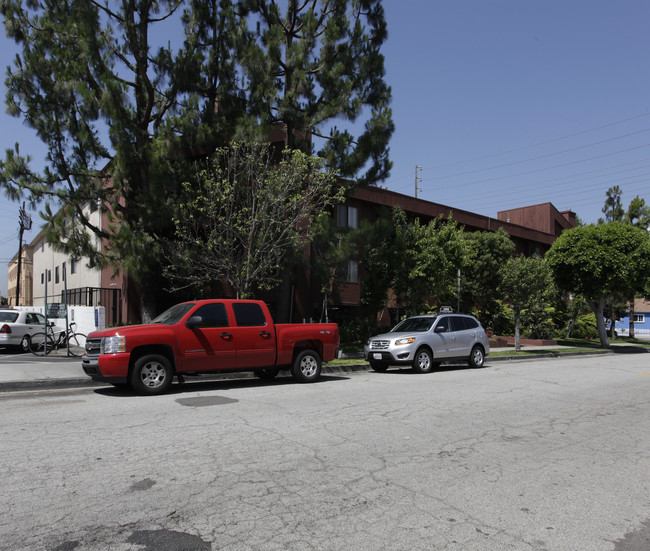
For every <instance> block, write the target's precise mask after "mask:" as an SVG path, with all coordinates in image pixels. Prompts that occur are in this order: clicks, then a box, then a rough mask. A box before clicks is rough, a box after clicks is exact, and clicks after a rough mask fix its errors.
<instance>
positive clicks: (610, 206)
mask: <svg viewBox="0 0 650 551" xmlns="http://www.w3.org/2000/svg"><path fill="white" fill-rule="evenodd" d="M606 195H607V199H605V205H604V206H603V209H602V211H603V214H604V215H605V218H604V219H603V218H601V219H599V220H598V223H599V224H605V223H607V222H623V220H624V218H625V209H624V208H623V203H622V200H621V197H622V195H623V192H622V191H621V188H620V187H618V186H613V187H610V188H609V189H608V190H607V194H606Z"/></svg>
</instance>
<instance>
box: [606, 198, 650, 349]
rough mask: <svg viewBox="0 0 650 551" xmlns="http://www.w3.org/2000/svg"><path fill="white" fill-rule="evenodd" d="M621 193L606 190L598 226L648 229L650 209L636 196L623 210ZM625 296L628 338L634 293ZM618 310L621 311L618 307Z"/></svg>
mask: <svg viewBox="0 0 650 551" xmlns="http://www.w3.org/2000/svg"><path fill="white" fill-rule="evenodd" d="M622 195H623V192H622V191H621V189H620V188H619V187H618V186H614V187H611V188H609V189H608V190H607V199H606V200H605V205H604V206H603V212H604V213H605V215H606V217H605V220H603V219H600V220H599V221H598V223H599V224H602V223H604V222H605V221H607V222H624V223H625V224H630V225H632V226H636V227H637V228H642V229H644V230H648V229H650V207H648V206H647V205H646V203H645V200H644V199H641V198H640V197H639V196H638V195H637V196H636V197H635V198H634V199H632V201H630V204H629V206H628V209H627V211H625V209H624V208H623V203H622ZM626 296H627V302H628V303H629V312H630V329H629V335H630V337H634V299H635V292H634V291H631V290H630V291H629V294H628V295H626ZM622 301H623V299H620V300H619V301H618V302H619V303H620V302H622ZM609 306H610V310H611V312H612V316H611V318H610V319H611V322H612V337H613V338H615V335H616V334H615V332H614V330H613V327H614V322H615V319H616V316H615V315H614V311H615V310H616V309H617V308H615V307H614V305H613V304H610V305H609ZM618 310H621V308H620V307H618Z"/></svg>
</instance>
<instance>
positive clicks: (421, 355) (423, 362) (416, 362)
mask: <svg viewBox="0 0 650 551" xmlns="http://www.w3.org/2000/svg"><path fill="white" fill-rule="evenodd" d="M412 368H413V371H415V372H416V373H429V372H430V371H431V370H432V369H433V358H432V357H431V352H429V351H428V350H427V349H426V348H419V349H418V351H417V352H416V353H415V357H414V358H413V364H412Z"/></svg>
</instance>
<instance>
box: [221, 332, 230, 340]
mask: <svg viewBox="0 0 650 551" xmlns="http://www.w3.org/2000/svg"><path fill="white" fill-rule="evenodd" d="M219 336H220V337H221V338H222V339H223V340H224V341H231V340H232V333H221V335H219Z"/></svg>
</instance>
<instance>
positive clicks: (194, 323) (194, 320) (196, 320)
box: [185, 316, 203, 329]
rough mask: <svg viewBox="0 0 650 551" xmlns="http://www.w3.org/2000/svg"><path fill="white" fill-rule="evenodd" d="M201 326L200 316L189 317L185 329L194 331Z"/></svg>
mask: <svg viewBox="0 0 650 551" xmlns="http://www.w3.org/2000/svg"><path fill="white" fill-rule="evenodd" d="M201 325H203V318H202V317H201V316H191V317H190V318H189V319H188V320H187V321H186V322H185V327H187V328H188V329H196V328H197V327H201Z"/></svg>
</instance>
